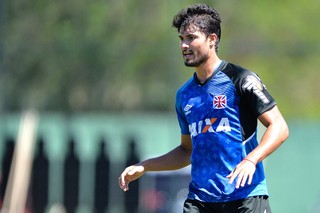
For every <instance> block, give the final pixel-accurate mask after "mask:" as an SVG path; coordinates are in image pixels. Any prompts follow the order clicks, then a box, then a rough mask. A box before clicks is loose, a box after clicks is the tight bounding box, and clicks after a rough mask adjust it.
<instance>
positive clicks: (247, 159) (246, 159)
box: [243, 158, 257, 166]
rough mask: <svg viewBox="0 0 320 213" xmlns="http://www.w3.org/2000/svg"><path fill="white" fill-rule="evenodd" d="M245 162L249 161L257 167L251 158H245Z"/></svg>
mask: <svg viewBox="0 0 320 213" xmlns="http://www.w3.org/2000/svg"><path fill="white" fill-rule="evenodd" d="M243 160H245V161H248V162H250V163H252V164H253V165H255V166H256V165H257V163H255V162H254V161H253V160H250V159H249V158H244V159H243Z"/></svg>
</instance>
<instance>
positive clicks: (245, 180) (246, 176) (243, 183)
mask: <svg viewBox="0 0 320 213" xmlns="http://www.w3.org/2000/svg"><path fill="white" fill-rule="evenodd" d="M247 179H248V175H244V176H243V177H242V181H241V187H244V185H246V182H247Z"/></svg>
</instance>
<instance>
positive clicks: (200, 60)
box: [184, 55, 208, 67]
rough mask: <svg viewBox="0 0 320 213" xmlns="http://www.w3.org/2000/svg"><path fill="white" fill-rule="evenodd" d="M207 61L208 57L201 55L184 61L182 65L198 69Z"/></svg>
mask: <svg viewBox="0 0 320 213" xmlns="http://www.w3.org/2000/svg"><path fill="white" fill-rule="evenodd" d="M207 60H208V56H207V55H202V56H201V57H199V58H195V59H185V60H184V65H185V66H187V67H199V66H200V65H201V64H203V63H204V62H206V61H207Z"/></svg>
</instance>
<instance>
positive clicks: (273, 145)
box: [227, 106, 289, 188]
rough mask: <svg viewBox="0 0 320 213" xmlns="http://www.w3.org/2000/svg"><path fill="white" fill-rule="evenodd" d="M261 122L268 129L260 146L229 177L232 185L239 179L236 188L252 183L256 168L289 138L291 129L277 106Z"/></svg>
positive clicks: (264, 114) (263, 116)
mask: <svg viewBox="0 0 320 213" xmlns="http://www.w3.org/2000/svg"><path fill="white" fill-rule="evenodd" d="M259 120H260V122H261V123H262V124H263V125H264V126H265V127H266V128H267V129H266V131H265V133H264V135H263V136H262V138H261V141H260V143H259V145H258V146H257V147H256V148H255V149H254V150H252V152H250V153H249V154H248V156H247V157H246V158H245V160H243V161H241V162H240V163H239V164H238V165H237V167H236V168H235V169H234V171H233V172H232V173H230V174H229V175H228V176H227V177H228V178H230V183H232V182H233V181H234V180H235V178H236V177H238V180H237V184H236V187H237V188H238V187H239V186H240V185H241V186H244V185H245V183H246V182H247V180H248V184H250V183H251V181H252V177H253V174H254V172H255V166H256V164H257V163H259V162H260V161H262V160H263V159H265V158H266V157H267V156H268V155H270V154H271V153H272V152H274V151H275V150H276V149H277V148H278V147H279V146H280V145H281V144H282V143H283V142H284V141H285V140H286V139H287V137H288V136H289V129H288V126H287V123H286V121H285V120H284V118H283V117H282V115H281V113H280V111H279V109H278V107H277V106H275V107H273V108H272V109H271V110H269V111H267V112H265V113H263V114H262V115H260V116H259Z"/></svg>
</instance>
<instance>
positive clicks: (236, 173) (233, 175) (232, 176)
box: [229, 170, 238, 184]
mask: <svg viewBox="0 0 320 213" xmlns="http://www.w3.org/2000/svg"><path fill="white" fill-rule="evenodd" d="M237 176H238V171H236V170H235V171H233V172H232V175H231V177H230V180H229V183H230V184H232V183H233V181H234V180H235V179H236V177H237Z"/></svg>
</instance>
